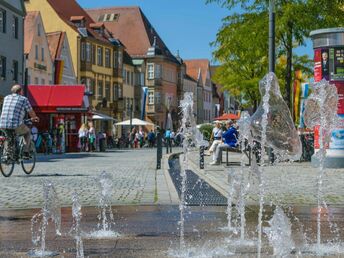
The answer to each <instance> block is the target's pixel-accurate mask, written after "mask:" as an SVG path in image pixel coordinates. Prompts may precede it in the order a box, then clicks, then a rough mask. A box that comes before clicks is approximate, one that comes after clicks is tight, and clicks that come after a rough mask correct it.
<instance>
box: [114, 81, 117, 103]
mask: <svg viewBox="0 0 344 258" xmlns="http://www.w3.org/2000/svg"><path fill="white" fill-rule="evenodd" d="M113 100H114V101H115V100H118V84H116V83H115V84H114V85H113Z"/></svg>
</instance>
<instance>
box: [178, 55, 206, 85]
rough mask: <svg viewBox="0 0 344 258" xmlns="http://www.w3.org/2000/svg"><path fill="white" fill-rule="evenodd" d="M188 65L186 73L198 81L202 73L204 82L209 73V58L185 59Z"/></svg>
mask: <svg viewBox="0 0 344 258" xmlns="http://www.w3.org/2000/svg"><path fill="white" fill-rule="evenodd" d="M184 63H185V65H186V73H187V74H188V75H190V76H191V77H192V78H193V79H195V80H196V81H198V80H199V75H200V74H201V77H202V80H203V82H205V80H206V78H207V73H208V71H209V60H208V59H190V60H184Z"/></svg>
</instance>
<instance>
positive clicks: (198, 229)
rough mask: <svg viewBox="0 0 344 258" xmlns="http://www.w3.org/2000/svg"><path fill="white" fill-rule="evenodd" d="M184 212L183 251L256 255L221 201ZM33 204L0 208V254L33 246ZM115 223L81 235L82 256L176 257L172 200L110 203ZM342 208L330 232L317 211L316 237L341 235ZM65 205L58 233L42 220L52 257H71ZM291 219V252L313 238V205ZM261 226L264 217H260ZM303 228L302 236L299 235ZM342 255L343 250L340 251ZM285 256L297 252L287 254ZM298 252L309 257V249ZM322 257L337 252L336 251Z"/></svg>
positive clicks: (93, 212) (87, 213)
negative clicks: (242, 242) (102, 232)
mask: <svg viewBox="0 0 344 258" xmlns="http://www.w3.org/2000/svg"><path fill="white" fill-rule="evenodd" d="M186 210H187V212H186V218H185V225H186V228H185V239H186V244H187V247H188V248H187V250H188V254H187V255H185V256H186V257H228V256H229V254H231V253H232V254H233V257H256V246H250V247H248V246H246V247H240V246H238V245H236V244H235V241H236V240H237V236H235V235H234V234H232V233H229V232H226V231H224V230H223V229H221V228H223V227H225V226H226V225H227V221H226V214H225V207H211V206H207V207H187V209H186ZM271 210H272V208H271V207H267V209H266V211H265V213H264V214H265V216H264V219H265V221H266V220H268V219H269V218H270V217H271ZM37 211H38V210H37V209H29V210H10V211H1V212H0V257H6V258H7V257H8V258H10V257H28V256H27V252H28V251H29V250H30V249H32V248H33V244H32V242H31V230H30V227H31V222H30V220H31V218H32V216H33V215H34V214H35V213H36V212H37ZM113 211H114V217H115V225H114V226H113V230H115V231H116V232H118V233H119V234H120V236H119V237H118V238H115V239H85V238H84V239H83V241H84V251H85V257H121V258H122V257H123V258H125V257H128V258H129V257H147V258H148V257H150V258H151V257H176V256H177V254H178V253H179V237H178V236H179V229H178V221H179V208H178V207H177V206H166V205H164V206H116V207H113ZM82 212H83V218H82V220H81V228H82V231H83V232H84V233H89V232H91V231H93V230H96V228H97V215H98V209H97V208H93V207H86V208H83V209H82ZM343 212H344V210H343V209H339V208H334V207H330V208H329V213H330V217H331V222H332V223H335V224H336V225H337V229H338V230H339V234H338V235H337V234H336V233H335V232H331V229H330V227H329V225H328V222H327V220H328V218H327V214H328V213H327V211H325V210H323V213H322V221H323V227H322V239H323V241H324V242H327V241H331V239H334V238H335V237H338V239H340V240H343V235H342V234H341V233H340V232H342V231H343V227H344V218H343V216H342V214H343ZM71 217H72V216H71V209H70V208H63V209H62V227H61V232H62V236H61V237H56V236H54V230H53V228H52V226H51V225H49V226H48V235H47V242H46V249H47V250H49V251H56V252H58V253H59V255H58V256H57V257H75V252H76V249H75V241H74V240H73V238H72V237H71V236H69V234H68V232H69V230H70V227H71V224H72V219H71ZM288 217H289V218H290V219H291V221H292V222H293V240H294V241H295V243H296V246H297V248H296V252H298V251H300V250H301V249H303V245H304V244H305V241H308V243H310V242H314V241H315V229H316V208H315V207H297V208H296V207H294V208H293V209H292V210H290V212H288ZM246 219H247V232H249V234H248V235H247V239H251V240H254V238H255V237H256V234H255V228H256V225H257V208H256V207H249V208H248V209H247V213H246ZM263 226H267V223H266V222H265V223H263ZM304 234H305V236H306V238H305V237H304ZM263 243H264V244H263V254H262V257H269V256H271V255H272V252H273V250H272V247H271V246H270V245H269V244H268V241H267V239H265V238H264V239H263ZM342 255H343V257H344V253H343V254H342ZM290 257H300V254H299V255H296V254H295V255H291V256H290ZM302 257H311V255H310V253H306V254H304V255H302ZM324 257H342V256H341V255H340V254H336V255H332V256H330V255H329V256H324Z"/></svg>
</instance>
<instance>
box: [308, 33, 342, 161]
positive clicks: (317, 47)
mask: <svg viewBox="0 0 344 258" xmlns="http://www.w3.org/2000/svg"><path fill="white" fill-rule="evenodd" d="M310 36H311V38H312V41H313V48H314V81H315V82H319V81H321V80H322V79H325V80H327V81H329V82H330V83H331V84H334V85H336V87H337V91H338V95H339V98H338V109H337V114H338V116H339V118H340V119H341V120H343V124H344V29H343V28H332V29H321V30H316V31H312V32H311V33H310ZM314 148H315V152H317V151H318V150H319V127H316V128H314ZM326 148H327V153H326V160H325V165H326V167H333V168H341V167H344V127H340V128H336V129H335V130H333V131H332V133H331V142H330V145H329V146H326ZM312 162H316V160H315V159H314V158H312Z"/></svg>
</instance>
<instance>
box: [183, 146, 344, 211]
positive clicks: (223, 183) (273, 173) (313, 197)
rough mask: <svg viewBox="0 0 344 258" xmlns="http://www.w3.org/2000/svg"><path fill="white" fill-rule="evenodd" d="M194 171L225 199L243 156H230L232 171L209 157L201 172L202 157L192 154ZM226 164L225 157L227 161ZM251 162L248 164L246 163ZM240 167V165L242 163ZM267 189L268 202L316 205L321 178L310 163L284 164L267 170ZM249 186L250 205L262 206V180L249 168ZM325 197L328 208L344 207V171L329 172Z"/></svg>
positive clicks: (190, 163)
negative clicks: (213, 163)
mask: <svg viewBox="0 0 344 258" xmlns="http://www.w3.org/2000/svg"><path fill="white" fill-rule="evenodd" d="M189 157H190V162H189V166H190V169H191V170H193V171H194V172H195V173H197V174H198V175H199V176H200V177H201V178H202V179H204V180H205V181H207V182H208V183H209V184H210V185H211V186H212V187H214V188H215V189H216V190H218V191H219V192H220V193H222V194H223V195H225V196H227V193H228V187H229V184H228V174H238V173H239V172H240V166H238V163H239V162H240V158H241V154H240V153H229V161H230V162H233V163H232V164H235V165H231V166H230V167H226V166H225V165H226V164H225V163H223V164H221V165H218V166H212V165H209V164H210V162H211V161H212V158H211V157H210V156H206V157H205V169H203V170H202V169H200V168H199V154H198V152H192V153H191V154H190V155H189ZM223 160H224V161H225V155H224V157H223ZM245 162H248V160H245ZM239 164H240V163H239ZM263 169H264V170H263V178H264V185H265V202H266V203H269V202H271V201H273V202H274V203H281V204H295V205H313V204H316V203H317V178H318V173H319V172H318V168H314V167H312V166H311V164H310V162H295V163H280V164H278V165H274V166H267V167H264V168H263ZM244 173H245V180H246V181H245V182H246V183H249V184H250V188H249V192H248V198H247V199H248V203H249V204H251V205H254V204H257V202H258V190H259V188H258V185H259V184H258V178H257V175H256V174H253V173H250V170H249V167H245V168H244ZM323 195H324V199H325V201H326V203H327V204H331V205H338V206H343V205H344V169H326V173H325V176H324V178H323Z"/></svg>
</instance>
